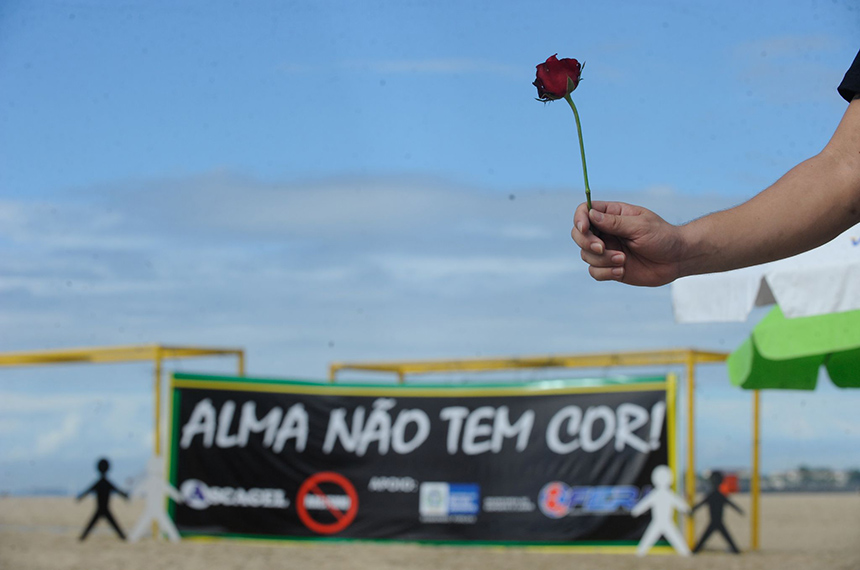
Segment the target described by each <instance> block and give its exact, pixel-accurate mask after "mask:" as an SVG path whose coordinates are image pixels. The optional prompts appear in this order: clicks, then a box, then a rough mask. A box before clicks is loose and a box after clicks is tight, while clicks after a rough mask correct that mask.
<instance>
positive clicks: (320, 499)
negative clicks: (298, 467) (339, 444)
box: [296, 471, 358, 534]
mask: <svg viewBox="0 0 860 570" xmlns="http://www.w3.org/2000/svg"><path fill="white" fill-rule="evenodd" d="M296 512H297V513H298V515H299V520H301V521H302V523H303V524H304V525H305V526H306V527H308V528H309V529H310V530H312V531H314V532H315V533H317V534H335V533H338V532H340V531H342V530H343V529H345V528H346V527H348V526H349V525H350V524H352V521H353V520H355V515H356V514H358V493H357V492H356V491H355V487H354V486H353V484H352V483H351V482H350V480H349V479H347V478H346V477H344V476H343V475H341V474H340V473H334V472H332V471H324V472H321V473H316V474H314V475H311V476H310V477H308V478H307V479H305V482H304V483H302V486H301V487H299V492H298V493H297V494H296Z"/></svg>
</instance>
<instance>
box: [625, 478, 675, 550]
mask: <svg viewBox="0 0 860 570" xmlns="http://www.w3.org/2000/svg"><path fill="white" fill-rule="evenodd" d="M673 478H674V477H673V475H672V470H671V469H669V468H668V467H667V466H665V465H658V466H657V467H655V468H654V471H653V472H652V473H651V483H653V484H654V489H653V490H652V491H651V492H650V493H648V494H647V495H646V496H645V498H643V499H642V500H641V501H639V502H638V503H636V506H635V507H633V509H632V510H631V511H630V514H631V515H633V516H634V517H638V516H639V515H641V514H642V513H644V512H645V511H647V510H648V509H651V524H649V525H648V528H646V529H645V534H643V535H642V540H640V541H639V546H638V547H637V548H636V554H638V555H639V556H644V555H645V554H646V553H647V552H648V551H649V550H651V547H652V546H654V543H656V542H657V541H658V540H659V539H660V537H661V536H665V537H666V540H668V541H669V544H671V545H672V548H674V549H675V551H676V552H677V553H678V554H680V555H681V556H690V549H689V547H688V546H687V543H686V542H685V541H684V537H683V536H682V535H681V531H680V530H678V527H677V526H675V521H674V520H672V519H673V515H674V514H675V509H678V510H679V511H681V512H684V513H689V512H690V507H689V505H687V503H685V502H684V500H683V499H682V498H681V497H679V496H678V495H676V494H674V493H673V492H672V479H673Z"/></svg>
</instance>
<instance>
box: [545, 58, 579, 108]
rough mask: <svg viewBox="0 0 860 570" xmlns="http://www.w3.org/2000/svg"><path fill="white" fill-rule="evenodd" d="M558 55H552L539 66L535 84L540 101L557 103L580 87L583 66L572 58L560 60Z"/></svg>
mask: <svg viewBox="0 0 860 570" xmlns="http://www.w3.org/2000/svg"><path fill="white" fill-rule="evenodd" d="M556 55H558V54H555V55H551V56H549V58H547V60H546V61H545V62H543V63H541V64H539V65H538V66H537V73H536V79H535V81H534V83H533V85H534V86H535V87H537V90H538V100H539V101H555V100H556V99H561V98H562V97H566V96H567V95H570V93H571V91H573V90H574V89H576V86H577V85H579V77H580V73H582V66H581V65H580V64H579V62H578V61H576V60H575V59H571V58H564V59H558V58H557V57H555V56H556Z"/></svg>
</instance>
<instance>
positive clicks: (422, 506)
mask: <svg viewBox="0 0 860 570" xmlns="http://www.w3.org/2000/svg"><path fill="white" fill-rule="evenodd" d="M418 495H419V502H418V514H419V515H420V518H421V522H425V523H462V524H474V523H475V522H476V521H477V520H478V516H477V515H478V513H479V512H480V510H481V486H480V485H478V484H477V483H441V482H429V483H421V485H420V487H419V490H418Z"/></svg>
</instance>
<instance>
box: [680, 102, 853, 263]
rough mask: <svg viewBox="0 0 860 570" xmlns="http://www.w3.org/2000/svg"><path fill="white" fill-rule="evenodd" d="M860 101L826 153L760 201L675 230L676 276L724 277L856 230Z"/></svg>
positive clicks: (801, 166)
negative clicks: (678, 250) (677, 248)
mask: <svg viewBox="0 0 860 570" xmlns="http://www.w3.org/2000/svg"><path fill="white" fill-rule="evenodd" d="M858 105H860V100H856V101H854V102H853V103H852V104H851V105H850V106H849V110H848V112H846V114H845V117H844V118H843V121H842V123H841V124H840V126H839V129H837V131H836V133H835V134H834V136H833V138H832V139H831V141H830V143H829V144H828V145H827V147H826V148H825V149H824V150H823V151H822V152H821V153H820V154H818V155H816V156H814V157H812V158H810V159H809V160H807V161H805V162H803V163H801V164H799V165H797V166H796V167H794V168H793V169H791V170H790V171H789V172H788V173H787V174H786V175H785V176H783V177H782V178H780V179H779V180H778V181H777V182H776V183H774V184H773V185H772V186H770V187H769V188H767V189H766V190H764V191H762V192H761V193H760V194H758V195H757V196H755V197H754V198H752V199H751V200H749V201H748V202H745V203H744V204H741V205H740V206H736V207H734V208H731V209H729V210H725V211H722V212H716V213H714V214H710V215H708V216H705V217H703V218H700V219H698V220H695V221H693V222H690V223H689V224H686V225H685V226H682V227H681V228H680V233H681V238H682V239H681V241H682V244H683V247H682V251H683V253H682V256H681V263H680V272H681V275H682V276H683V275H694V274H698V273H710V272H715V271H726V270H730V269H736V268H739V267H746V266H749V265H755V264H758V263H764V262H768V261H773V260H775V259H781V258H783V257H788V256H791V255H795V254H797V253H801V252H803V251H806V250H808V249H812V248H813V247H817V246H819V245H821V244H823V243H825V242H827V241H829V240H830V239H832V238H834V237H836V236H837V235H839V234H840V233H841V232H843V231H845V230H847V229H848V228H850V227H851V226H852V225H854V224H856V223H858V222H860V106H858Z"/></svg>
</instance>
